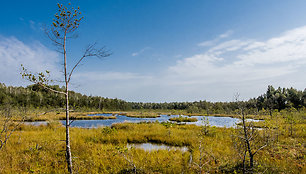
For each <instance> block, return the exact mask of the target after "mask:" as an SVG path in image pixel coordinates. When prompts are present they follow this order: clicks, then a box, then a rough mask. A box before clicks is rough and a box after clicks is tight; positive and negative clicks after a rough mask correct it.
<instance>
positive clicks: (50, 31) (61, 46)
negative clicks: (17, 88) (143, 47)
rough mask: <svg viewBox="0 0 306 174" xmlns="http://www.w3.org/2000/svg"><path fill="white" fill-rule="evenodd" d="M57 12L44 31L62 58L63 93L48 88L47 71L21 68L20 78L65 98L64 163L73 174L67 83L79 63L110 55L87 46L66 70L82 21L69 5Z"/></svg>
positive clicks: (94, 45)
mask: <svg viewBox="0 0 306 174" xmlns="http://www.w3.org/2000/svg"><path fill="white" fill-rule="evenodd" d="M57 6H58V11H57V13H56V14H55V15H54V18H53V22H52V24H51V26H50V27H49V28H47V29H46V34H47V36H48V37H49V39H50V40H51V41H52V43H53V44H54V45H55V46H56V48H57V50H58V52H59V53H61V54H62V56H63V57H62V58H63V62H64V64H63V69H64V83H65V91H57V90H54V89H52V88H50V87H49V86H48V83H49V82H51V81H50V80H49V71H45V72H44V73H43V72H41V73H38V74H33V73H31V72H29V71H27V69H26V68H24V67H23V66H22V69H23V73H22V76H23V77H24V78H26V79H28V80H30V81H31V82H33V83H35V84H38V85H40V86H42V87H43V88H45V89H48V90H50V91H52V92H56V93H59V94H62V95H64V96H65V112H66V121H65V126H66V140H65V142H66V162H67V168H68V172H69V173H73V167H72V155H71V147H70V143H71V142H70V134H69V127H70V124H71V122H70V120H69V90H68V89H69V88H68V87H69V83H70V81H71V77H72V74H73V72H74V71H75V70H76V68H77V67H78V66H79V65H80V63H81V62H82V61H83V60H84V59H85V58H88V57H98V58H104V57H108V56H110V53H109V52H108V51H107V50H106V49H105V47H102V48H99V49H97V48H96V44H95V43H94V44H91V45H89V46H88V47H87V48H86V49H85V51H84V54H83V55H82V56H81V57H80V58H79V59H78V61H77V62H76V64H74V66H71V67H72V68H71V69H70V70H69V69H68V62H67V60H68V55H67V41H68V40H69V39H73V38H75V37H76V30H77V29H78V28H79V25H80V22H81V21H82V20H83V16H82V15H81V12H80V8H79V7H77V8H74V7H73V6H72V5H71V4H70V3H69V4H68V5H67V6H65V5H63V4H57Z"/></svg>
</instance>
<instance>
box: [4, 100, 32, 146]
mask: <svg viewBox="0 0 306 174" xmlns="http://www.w3.org/2000/svg"><path fill="white" fill-rule="evenodd" d="M25 113H26V110H20V111H19V113H17V114H16V115H15V117H16V116H19V117H20V118H14V114H13V110H12V108H11V106H10V105H5V106H4V107H3V108H1V110H0V124H1V127H0V150H1V149H2V148H3V147H4V146H5V145H6V143H7V142H8V140H9V138H10V137H11V135H12V134H13V133H14V132H15V131H16V129H17V128H18V127H19V126H20V125H21V124H22V123H23V121H24V119H25Z"/></svg>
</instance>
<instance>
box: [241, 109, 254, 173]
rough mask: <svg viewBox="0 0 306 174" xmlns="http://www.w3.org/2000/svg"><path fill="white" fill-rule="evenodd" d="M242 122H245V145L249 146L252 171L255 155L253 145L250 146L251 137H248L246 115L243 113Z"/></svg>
mask: <svg viewBox="0 0 306 174" xmlns="http://www.w3.org/2000/svg"><path fill="white" fill-rule="evenodd" d="M242 122H243V130H244V138H245V143H246V145H247V148H248V153H249V156H250V168H251V169H252V168H253V153H252V149H251V145H250V142H249V136H248V132H247V128H246V125H245V118H244V113H242Z"/></svg>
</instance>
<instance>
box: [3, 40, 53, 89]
mask: <svg viewBox="0 0 306 174" xmlns="http://www.w3.org/2000/svg"><path fill="white" fill-rule="evenodd" d="M58 62H59V58H58V54H57V52H55V51H52V50H49V49H48V48H46V47H45V46H44V45H42V44H41V43H39V42H35V43H32V44H31V45H27V44H25V43H23V42H22V41H20V40H18V39H17V38H15V37H3V36H0V82H2V83H6V84H8V85H21V84H24V82H23V80H22V78H21V75H20V72H21V67H20V65H21V64H23V65H24V66H25V67H26V68H27V69H28V70H30V71H32V72H33V73H34V72H42V71H45V70H49V71H51V74H52V75H54V76H53V77H58V75H59V73H58V72H59V68H58V66H57V64H58ZM22 82H23V83H22Z"/></svg>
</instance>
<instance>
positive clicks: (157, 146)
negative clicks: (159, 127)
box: [127, 143, 188, 152]
mask: <svg viewBox="0 0 306 174" xmlns="http://www.w3.org/2000/svg"><path fill="white" fill-rule="evenodd" d="M127 147H128V148H136V149H143V150H145V151H149V152H151V151H155V150H168V151H170V150H174V151H176V150H179V151H181V152H187V151H188V147H186V146H183V147H177V146H168V145H165V144H152V143H141V144H127Z"/></svg>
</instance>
